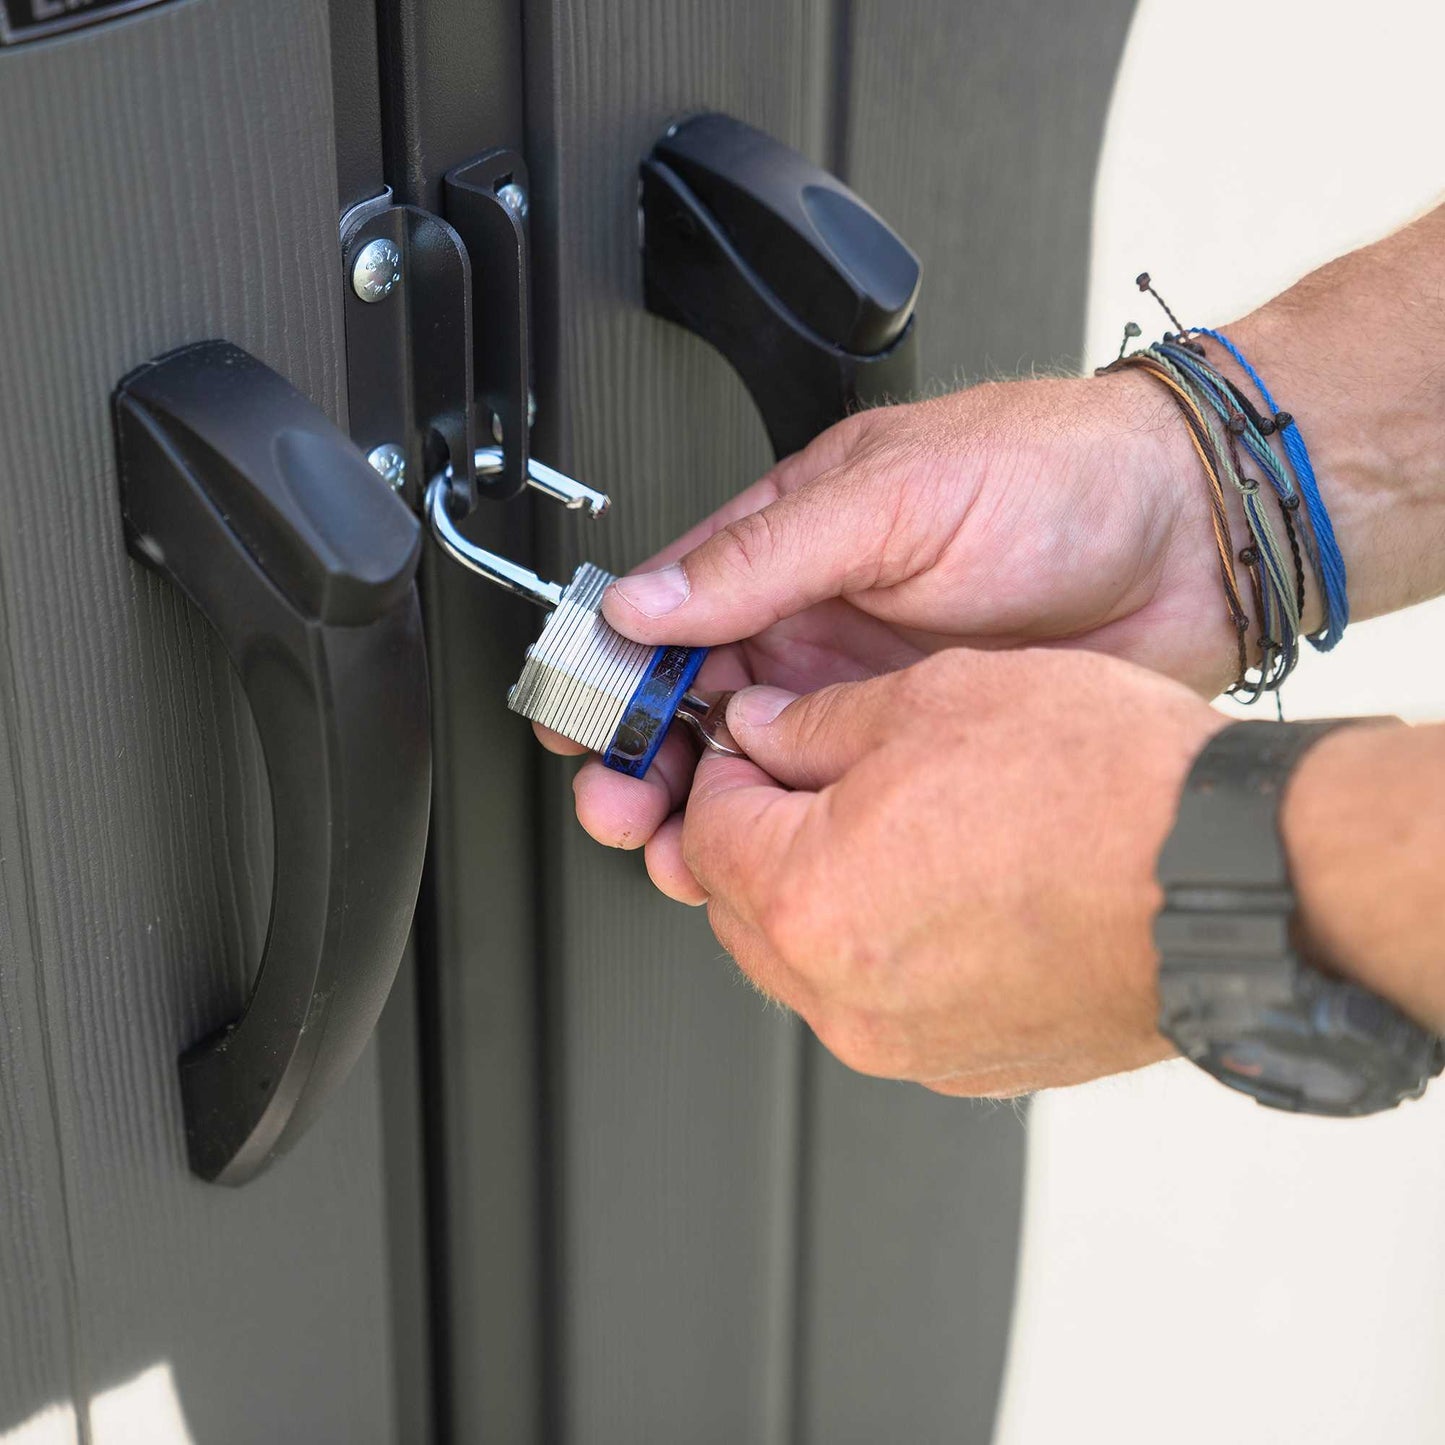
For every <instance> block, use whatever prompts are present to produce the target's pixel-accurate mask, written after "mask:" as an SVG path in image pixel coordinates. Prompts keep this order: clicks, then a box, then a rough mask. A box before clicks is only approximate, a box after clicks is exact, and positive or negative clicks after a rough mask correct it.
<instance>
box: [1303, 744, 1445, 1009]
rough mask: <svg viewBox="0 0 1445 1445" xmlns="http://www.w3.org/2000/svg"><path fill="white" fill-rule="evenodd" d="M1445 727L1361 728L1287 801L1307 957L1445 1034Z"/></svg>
mask: <svg viewBox="0 0 1445 1445" xmlns="http://www.w3.org/2000/svg"><path fill="white" fill-rule="evenodd" d="M1442 741H1445V729H1442V728H1439V727H1436V728H1406V727H1403V726H1379V727H1351V728H1342V729H1341V730H1340V731H1338V732H1336V733H1332V734H1331V735H1330V736H1329V737H1327V738H1325V739H1324V740H1323V741H1322V742H1320V743H1319V744H1317V745H1316V746H1315V747H1314V748H1312V749H1311V750H1310V751H1309V753H1307V754H1306V755H1305V757H1304V759H1303V760H1302V761H1301V763H1300V765H1299V768H1298V769H1297V770H1296V772H1295V774H1294V776H1293V778H1292V779H1291V781H1290V784H1289V787H1288V789H1287V791H1286V794H1285V798H1284V802H1283V804H1282V806H1281V809H1280V829H1281V833H1282V835H1283V838H1284V843H1285V849H1286V853H1287V855H1288V857H1289V860H1290V870H1291V875H1292V878H1293V880H1294V886H1295V893H1296V896H1297V899H1298V915H1297V920H1298V929H1299V934H1300V943H1301V946H1302V948H1303V950H1304V952H1305V954H1306V955H1307V956H1308V957H1309V958H1310V959H1311V960H1312V961H1314V962H1316V963H1317V964H1319V965H1320V966H1322V967H1324V968H1326V969H1328V970H1331V971H1333V972H1335V973H1337V974H1339V975H1341V976H1343V977H1345V978H1349V979H1351V980H1353V981H1354V982H1356V983H1360V984H1362V985H1364V986H1365V987H1366V988H1368V989H1371V990H1372V991H1373V992H1375V993H1378V994H1379V995H1381V996H1382V997H1383V998H1386V999H1388V1000H1390V1002H1392V1003H1394V1004H1395V1005H1396V1006H1397V1007H1399V1008H1400V1009H1402V1010H1403V1011H1404V1012H1406V1013H1407V1014H1409V1015H1410V1016H1411V1017H1413V1018H1414V1019H1416V1020H1417V1021H1418V1022H1419V1023H1421V1024H1423V1025H1424V1026H1425V1027H1427V1028H1430V1029H1432V1030H1435V1031H1436V1032H1445V959H1442V958H1441V954H1442V952H1445V890H1442V888H1441V886H1440V862H1441V859H1442V858H1445V808H1441V807H1440V806H1438V804H1437V805H1435V806H1431V805H1430V804H1429V803H1428V801H1427V800H1429V799H1432V798H1433V799H1445V747H1442V746H1441V743H1442Z"/></svg>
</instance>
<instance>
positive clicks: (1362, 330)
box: [1204, 218, 1445, 629]
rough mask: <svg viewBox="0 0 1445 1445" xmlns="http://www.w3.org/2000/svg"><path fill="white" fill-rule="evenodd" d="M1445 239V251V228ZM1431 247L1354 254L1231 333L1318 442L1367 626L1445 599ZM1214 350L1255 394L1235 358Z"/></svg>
mask: <svg viewBox="0 0 1445 1445" xmlns="http://www.w3.org/2000/svg"><path fill="white" fill-rule="evenodd" d="M1431 219H1432V221H1433V220H1434V218H1431ZM1436 229H1438V230H1440V231H1441V235H1440V237H1439V238H1438V242H1439V243H1445V225H1437V227H1436ZM1421 240H1422V238H1421V237H1420V236H1419V235H1418V234H1417V233H1416V232H1415V231H1414V230H1412V231H1410V232H1405V233H1401V235H1399V236H1393V237H1389V238H1387V239H1386V240H1385V241H1383V242H1380V243H1379V244H1378V245H1376V246H1372V247H1370V248H1368V249H1367V250H1365V251H1360V252H1356V253H1354V254H1352V255H1349V256H1345V257H1342V258H1341V259H1340V260H1338V261H1335V262H1332V263H1331V264H1330V265H1329V266H1326V267H1324V268H1323V269H1322V270H1320V271H1317V272H1314V273H1313V274H1312V275H1310V276H1307V277H1305V278H1304V280H1302V281H1301V282H1299V283H1298V284H1297V285H1296V286H1294V287H1293V288H1291V289H1290V290H1289V291H1287V292H1285V293H1284V294H1283V295H1282V296H1280V297H1278V298H1276V299H1275V300H1273V301H1271V302H1269V303H1268V304H1267V305H1265V306H1263V307H1261V308H1260V309H1259V310H1258V311H1256V312H1254V313H1252V314H1251V315H1249V316H1247V317H1245V318H1244V319H1243V320H1241V321H1238V322H1235V323H1234V324H1232V325H1230V326H1228V327H1225V328H1224V330H1225V333H1226V334H1227V335H1228V336H1229V337H1230V339H1231V340H1232V341H1234V342H1235V344H1236V345H1238V346H1239V348H1240V349H1241V350H1242V351H1243V352H1244V354H1245V355H1246V356H1247V357H1248V358H1249V359H1250V361H1251V362H1252V363H1253V364H1254V366H1255V368H1256V369H1257V370H1258V372H1259V374H1260V375H1261V376H1262V377H1263V378H1264V380H1265V381H1266V382H1267V383H1268V384H1269V387H1270V390H1271V392H1272V393H1273V394H1274V398H1275V400H1276V402H1277V403H1278V404H1279V405H1280V406H1281V407H1283V408H1284V409H1285V410H1287V411H1289V412H1290V413H1291V414H1292V415H1293V416H1294V418H1295V420H1296V423H1297V424H1298V426H1299V428H1300V431H1301V434H1302V435H1303V436H1304V437H1305V439H1306V440H1307V442H1308V445H1309V450H1310V455H1311V458H1312V460H1313V463H1314V468H1315V471H1316V473H1317V476H1318V479H1319V486H1320V492H1321V495H1322V496H1323V498H1324V501H1325V504H1326V506H1327V507H1328V509H1329V513H1330V518H1331V521H1332V523H1333V525H1334V530H1335V534H1336V537H1337V539H1338V541H1339V545H1340V549H1341V553H1342V555H1343V557H1344V560H1345V566H1346V568H1347V571H1348V575H1349V594H1350V608H1351V614H1352V616H1353V617H1354V618H1355V619H1356V620H1363V619H1364V618H1367V617H1374V616H1379V615H1381V614H1383V613H1386V612H1392V611H1396V610H1398V609H1399V608H1401V607H1405V606H1408V605H1410V604H1412V603H1415V602H1421V601H1424V600H1426V599H1427V598H1430V597H1435V596H1438V595H1440V594H1441V593H1442V592H1445V561H1442V548H1441V547H1439V546H1438V545H1436V546H1431V545H1424V546H1422V545H1421V543H1422V539H1428V538H1431V537H1435V538H1442V539H1445V372H1442V371H1441V370H1440V368H1439V367H1438V365H1437V362H1436V359H1435V358H1436V357H1437V355H1438V352H1439V348H1440V346H1441V344H1442V342H1445V324H1439V323H1436V322H1435V320H1434V319H1433V316H1430V315H1427V314H1426V313H1427V312H1428V311H1429V310H1430V308H1425V307H1421V306H1420V305H1419V304H1418V296H1419V293H1420V290H1421V284H1422V278H1428V276H1429V274H1430V273H1429V269H1428V266H1429V265H1434V264H1436V263H1435V262H1434V261H1433V259H1432V260H1430V261H1429V262H1428V264H1427V262H1426V260H1425V259H1424V258H1423V257H1422V256H1421V255H1420V254H1419V246H1420V243H1421ZM1384 336H1388V337H1389V342H1388V344H1387V345H1386V344H1381V338H1382V337H1384ZM1204 344H1205V346H1206V349H1207V351H1208V353H1209V358H1210V361H1211V363H1213V364H1215V365H1217V366H1218V367H1219V368H1220V370H1221V371H1223V372H1224V373H1225V374H1226V375H1227V376H1229V377H1230V379H1231V380H1233V381H1235V382H1236V384H1238V385H1239V386H1240V388H1241V389H1242V390H1243V391H1244V392H1245V394H1246V395H1249V396H1252V397H1253V396H1255V395H1256V394H1255V392H1254V388H1253V387H1252V386H1251V385H1250V383H1249V381H1248V378H1247V377H1245V376H1244V374H1243V372H1242V371H1241V369H1240V368H1239V367H1238V366H1237V365H1236V364H1235V363H1234V361H1233V360H1232V359H1231V358H1230V357H1229V356H1228V355H1227V354H1226V353H1225V352H1224V350H1223V348H1222V347H1220V346H1218V345H1217V344H1215V343H1214V342H1212V341H1210V340H1208V339H1206V340H1205V343H1204ZM1314 592H1315V589H1310V595H1308V596H1307V625H1308V626H1309V627H1310V628H1311V629H1313V627H1314V626H1316V625H1317V624H1318V622H1319V618H1320V606H1319V604H1320V599H1319V597H1318V596H1317V595H1314Z"/></svg>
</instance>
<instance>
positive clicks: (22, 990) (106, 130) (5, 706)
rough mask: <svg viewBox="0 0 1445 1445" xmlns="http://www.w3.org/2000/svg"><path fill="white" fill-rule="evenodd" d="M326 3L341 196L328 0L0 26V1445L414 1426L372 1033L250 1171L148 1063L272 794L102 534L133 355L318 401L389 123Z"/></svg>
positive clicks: (196, 668) (217, 680) (205, 657)
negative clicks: (223, 355)
mask: <svg viewBox="0 0 1445 1445" xmlns="http://www.w3.org/2000/svg"><path fill="white" fill-rule="evenodd" d="M76 8H77V7H75V6H73V5H70V4H66V5H64V6H62V5H58V4H53V3H52V4H34V5H31V4H23V5H22V4H19V3H11V4H9V5H8V6H7V7H6V9H7V12H8V14H9V15H10V17H11V18H14V17H16V16H17V15H20V16H22V17H23V16H24V15H27V14H39V13H46V14H50V15H59V14H62V13H63V12H68V11H73V10H75V9H76ZM341 10H345V11H347V12H348V13H349V15H350V18H351V21H352V22H353V23H352V25H351V33H352V34H353V35H360V36H362V37H366V36H368V35H369V36H370V37H371V39H370V41H369V44H368V45H364V46H363V54H362V56H361V64H360V65H359V67H358V71H357V73H358V74H362V75H364V76H365V77H366V80H367V84H366V85H364V86H361V87H357V86H348V87H347V106H348V129H347V136H346V139H347V142H348V144H347V146H346V147H344V148H343V162H344V166H343V172H344V174H343V177H342V180H341V181H339V179H338V166H337V158H336V157H337V149H336V135H335V129H334V122H333V104H332V64H333V58H334V57H333V50H332V45H331V34H330V31H331V22H330V16H329V13H328V7H327V4H326V0H186V3H175V4H161V5H157V6H155V7H153V8H147V9H141V10H139V11H137V12H135V13H133V14H131V15H128V16H125V17H124V18H119V19H113V20H107V21H105V22H104V23H97V24H94V25H91V26H88V27H86V28H83V29H79V30H76V31H74V32H73V33H65V34H60V35H56V36H54V37H53V38H44V39H35V40H31V41H28V42H26V43H20V44H16V45H14V46H13V47H12V46H5V47H3V48H0V173H3V182H4V184H3V195H4V201H3V204H0V253H3V255H4V258H5V260H4V264H3V265H0V1439H3V1440H5V1441H10V1440H12V1439H14V1440H16V1441H23V1442H26V1445H30V1442H32V1441H44V1442H47V1445H48V1442H57V1445H58V1442H69V1441H86V1442H96V1445H104V1442H107V1441H120V1440H127V1441H129V1440H144V1441H146V1442H147V1445H172V1442H181V1441H188V1440H195V1441H205V1442H207V1445H213V1442H236V1445H252V1442H255V1441H258V1440H270V1441H291V1440H298V1441H299V1440H309V1441H342V1440H345V1441H372V1440H377V1441H386V1440H393V1439H406V1440H408V1441H411V1440H417V1439H419V1438H421V1436H420V1434H419V1433H418V1432H417V1430H416V1429H414V1428H413V1425H414V1424H415V1422H416V1421H418V1420H420V1418H421V1414H420V1413H419V1412H420V1410H421V1407H422V1406H423V1405H424V1401H422V1400H421V1399H420V1397H417V1396H414V1395H412V1394H411V1393H409V1391H410V1388H411V1387H410V1386H409V1385H403V1386H402V1387H400V1388H399V1387H398V1384H397V1375H396V1372H395V1358H396V1356H395V1355H394V1345H396V1344H398V1343H399V1345H400V1347H401V1349H402V1351H403V1357H407V1356H405V1351H406V1349H407V1348H408V1342H409V1340H410V1338H411V1337H412V1336H414V1335H415V1333H416V1331H415V1329H414V1327H413V1325H412V1324H411V1322H410V1320H409V1319H408V1317H407V1315H406V1312H405V1311H406V1308H408V1306H407V1305H406V1296H405V1292H404V1290H403V1293H402V1295H401V1296H400V1299H401V1303H400V1304H398V1302H397V1299H394V1297H393V1288H392V1277H391V1272H390V1269H389V1262H388V1257H389V1247H388V1239H387V1234H388V1213H389V1208H390V1206H389V1202H388V1196H387V1191H386V1188H385V1187H384V1184H385V1178H386V1171H384V1169H383V1157H384V1152H385V1147H386V1146H385V1142H384V1130H383V1117H382V1107H381V1085H380V1073H381V1070H380V1067H379V1056H378V1051H377V1049H376V1048H375V1047H372V1048H370V1049H368V1051H367V1053H366V1055H365V1056H364V1057H363V1060H362V1062H361V1064H360V1066H359V1067H358V1068H357V1069H356V1070H355V1071H354V1073H353V1074H352V1076H351V1077H350V1079H349V1081H348V1083H347V1084H346V1086H345V1088H344V1090H343V1092H342V1094H341V1095H340V1096H339V1097H338V1098H336V1099H335V1100H334V1101H333V1103H332V1106H331V1107H330V1108H329V1109H328V1110H327V1111H326V1115H325V1117H324V1118H323V1119H322V1120H321V1121H320V1124H319V1125H318V1127H317V1128H316V1129H315V1130H314V1131H313V1132H312V1133H311V1134H310V1135H309V1136H308V1137H307V1138H306V1139H305V1140H304V1141H303V1142H302V1145H301V1146H300V1147H298V1148H297V1149H296V1150H295V1151H294V1152H293V1153H292V1154H291V1155H290V1156H289V1157H287V1158H285V1159H283V1160H282V1161H280V1163H279V1164H278V1165H276V1166H275V1167H274V1168H272V1169H271V1170H270V1171H268V1172H267V1173H266V1174H265V1175H263V1176H262V1177H261V1178H260V1179H258V1180H256V1181H255V1182H254V1183H252V1184H250V1185H248V1186H246V1187H245V1188H243V1189H239V1190H230V1189H224V1188H219V1187H217V1186H214V1185H206V1184H202V1183H200V1182H198V1181H197V1180H195V1179H194V1178H192V1176H191V1175H190V1174H189V1173H188V1171H187V1167H186V1155H185V1144H184V1134H183V1129H182V1123H181V1111H180V1098H179V1090H178V1087H177V1072H176V1059H177V1055H178V1054H179V1053H180V1051H181V1049H182V1048H183V1047H185V1046H187V1045H189V1044H191V1043H192V1042H194V1041H195V1040H196V1039H198V1038H200V1037H201V1036H203V1035H204V1034H206V1033H208V1032H209V1031H210V1030H211V1029H213V1028H215V1027H216V1026H217V1025H219V1024H220V1023H222V1022H223V1021H225V1020H226V1019H228V1018H230V1017H233V1016H234V1015H235V1014H236V1013H238V1012H239V1009H240V1005H241V1002H242V1000H243V999H244V998H245V996H246V991H247V986H248V983H249V975H250V971H251V970H252V969H253V968H254V966H255V964H256V961H257V959H258V958H259V955H260V949H261V941H262V936H263V934H264V930H265V925H266V919H267V910H268V901H269V897H270V887H271V859H270V801H269V795H268V790H267V786H266V779H265V775H264V771H263V770H262V769H261V767H260V759H259V751H258V745H257V741H256V737H255V733H254V729H253V727H252V724H251V721H250V717H249V713H248V710H247V706H246V703H245V700H244V698H243V696H242V694H241V691H240V689H239V686H238V685H237V683H236V681H235V679H234V677H233V675H232V672H231V668H230V666H229V664H228V662H227V660H226V657H225V655H224V653H223V652H222V650H221V648H220V646H219V645H218V644H217V642H216V641H215V639H214V637H213V636H212V634H211V632H210V630H209V628H208V627H207V626H206V625H205V624H204V623H203V622H202V621H201V620H200V619H199V617H198V616H197V614H196V613H195V612H194V611H193V610H192V609H191V608H190V607H189V605H188V604H186V603H185V602H184V601H183V600H182V599H181V598H180V597H179V595H178V594H177V593H176V592H175V591H174V590H173V589H171V588H169V587H168V586H166V585H165V584H164V583H162V582H161V581H160V580H159V579H157V578H156V577H153V576H151V575H149V574H147V573H143V572H142V571H141V570H140V569H139V568H137V567H136V566H135V564H134V563H133V562H131V561H130V559H129V558H128V556H127V555H126V552H125V550H124V547H123V544H122V535H121V525H120V513H119V507H118V502H117V484H116V476H115V470H114V459H113V448H112V441H111V426H110V412H109V405H110V392H111V389H112V387H113V386H114V385H115V383H116V381H117V380H118V379H119V378H120V377H121V376H122V375H123V374H124V373H126V372H127V371H129V370H130V369H131V368H133V367H134V366H136V365H138V364H139V363H141V362H143V361H145V360H147V359H148V358H150V357H152V356H154V355H156V354H157V353H159V352H162V351H165V350H167V349H169V348H172V347H175V346H179V345H181V344H183V343H186V342H190V341H195V340H199V339H202V338H206V337H213V336H215V337H226V338H229V339H231V340H233V341H235V342H237V343H239V344H240V345H242V346H244V347H245V348H247V349H248V350H250V351H252V352H253V353H255V354H256V355H257V356H259V357H261V358H262V359H263V360H265V361H266V362H267V363H268V364H270V365H271V366H273V367H274V368H276V369H277V370H278V371H280V372H281V373H282V374H284V375H285V376H287V377H288V378H289V379H290V380H291V381H292V382H293V383H294V384H295V385H296V386H297V387H299V388H300V389H301V390H302V391H303V392H305V393H306V394H307V395H308V396H309V397H311V398H312V399H313V400H314V401H315V402H317V403H318V404H319V405H320V406H321V407H323V408H324V409H325V410H326V411H328V412H330V413H331V415H332V416H333V417H335V418H337V419H342V420H344V385H343V379H344V376H345V370H344V366H343V361H342V325H341V293H340V289H339V285H338V279H337V240H336V237H337V214H338V207H339V205H340V203H341V201H342V198H343V184H344V183H349V184H351V185H352V186H355V187H360V188H362V189H368V188H372V189H374V188H375V186H376V184H377V182H378V181H379V168H380V143H379V133H380V127H379V118H378V107H377V86H376V80H375V53H376V45H375V38H374V37H375V18H374V14H373V12H372V9H371V6H370V4H369V3H366V4H360V5H359V4H354V3H352V4H348V5H346V6H343V7H339V8H338V13H340V11H341ZM368 50H369V54H370V60H369V61H367V60H366V54H365V52H366V51H368ZM335 59H336V61H337V64H338V66H339V67H340V68H341V70H342V72H343V74H344V73H345V67H346V65H347V64H348V63H349V62H348V58H347V57H346V56H344V55H340V54H338V55H337V56H336V57H335ZM368 166H370V167H371V168H372V170H374V171H375V172H376V174H375V175H373V176H371V177H370V178H368V177H367V176H366V175H365V171H366V169H367V167H368ZM368 193H369V189H368ZM398 1037H399V1041H400V1045H401V1049H400V1053H399V1055H398V1056H397V1057H396V1058H394V1059H392V1060H391V1061H390V1063H399V1069H400V1074H401V1077H402V1079H403V1080H404V1079H405V1077H406V1076H407V1074H408V1072H409V1071H410V1070H411V1069H412V1068H413V1067H414V1065H413V1063H412V1062H411V1061H409V1060H408V1059H407V1058H406V1057H405V1055H406V1050H407V1049H408V1047H409V1043H408V1039H407V1036H406V1032H405V1030H404V1029H403V1030H402V1031H401V1032H400V1034H399V1036H398ZM393 1052H394V1053H395V1052H396V1051H393ZM397 1097H399V1098H404V1091H403V1092H402V1093H401V1094H398V1096H397ZM403 1107H404V1105H403ZM392 1137H393V1138H395V1137H396V1134H395V1131H393V1135H392ZM402 1138H403V1142H404V1139H405V1135H404V1133H403V1135H402ZM399 1207H400V1206H399ZM402 1283H403V1284H404V1279H403V1280H402ZM398 1332H400V1339H399V1342H398ZM408 1358H409V1357H408ZM406 1412H411V1413H410V1414H409V1415H406V1418H403V1415H404V1414H406Z"/></svg>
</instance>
